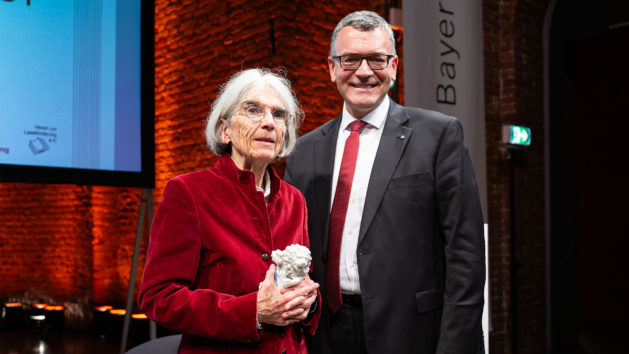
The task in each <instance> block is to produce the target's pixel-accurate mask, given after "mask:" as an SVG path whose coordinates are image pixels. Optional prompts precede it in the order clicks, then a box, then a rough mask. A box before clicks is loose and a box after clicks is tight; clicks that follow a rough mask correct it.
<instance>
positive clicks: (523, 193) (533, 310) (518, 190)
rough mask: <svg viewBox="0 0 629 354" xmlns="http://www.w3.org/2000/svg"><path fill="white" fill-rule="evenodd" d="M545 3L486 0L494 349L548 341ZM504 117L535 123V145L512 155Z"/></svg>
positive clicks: (536, 346)
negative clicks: (503, 133)
mask: <svg viewBox="0 0 629 354" xmlns="http://www.w3.org/2000/svg"><path fill="white" fill-rule="evenodd" d="M548 3H549V1H547V0H520V1H497V0H484V1H483V19H484V20H483V31H484V52H485V55H484V56H485V111H486V122H485V126H486V139H487V141H486V143H487V145H486V146H487V176H488V198H487V199H488V201H489V207H488V213H489V215H488V220H489V250H488V251H489V255H490V259H489V263H490V264H489V267H490V268H489V270H490V294H491V295H490V297H491V299H490V304H491V311H492V312H491V319H492V329H493V332H492V333H491V336H490V347H491V353H501V354H502V353H512V345H513V344H514V343H515V344H517V348H518V349H517V351H518V353H542V352H544V351H545V345H546V323H545V320H546V298H545V296H546V293H545V292H546V284H545V279H546V277H545V228H544V222H545V219H544V215H545V214H544V213H545V211H544V193H545V192H544V111H543V102H544V96H543V95H544V90H543V86H544V85H543V84H544V81H543V78H544V76H543V47H542V45H543V37H542V32H543V20H544V15H545V12H546V8H547V6H548ZM505 124H515V125H523V126H527V127H530V128H531V129H532V132H533V139H532V142H533V143H532V145H531V147H529V148H527V149H525V150H521V151H516V152H514V153H513V155H510V154H509V153H508V152H507V151H506V150H505V149H504V148H503V147H501V145H500V143H499V142H500V139H501V128H502V125H505ZM511 164H513V167H514V173H513V176H514V177H513V178H511V170H510V168H511V167H512V166H511ZM512 183H513V186H514V193H513V198H514V199H513V201H512V199H511V198H512V196H511V192H510V188H511V186H512ZM512 202H513V203H514V208H513V212H514V216H513V217H512V214H511V212H512V208H511V203H512ZM512 222H513V223H515V224H514V227H513V230H515V232H512V225H511V223H512ZM512 243H513V244H514V249H515V254H514V255H513V257H512V252H511V250H512ZM512 272H514V273H512ZM512 274H514V277H512ZM512 280H513V282H512ZM514 286H515V291H513V289H514ZM512 301H515V308H516V310H515V312H514V311H513V310H512V308H511V306H512ZM514 316H515V320H516V321H515V324H516V326H515V330H514V328H513V326H512V325H513V324H514V322H513V320H514ZM514 334H515V335H514Z"/></svg>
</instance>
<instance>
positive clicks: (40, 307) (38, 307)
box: [32, 304, 47, 310]
mask: <svg viewBox="0 0 629 354" xmlns="http://www.w3.org/2000/svg"><path fill="white" fill-rule="evenodd" d="M32 306H33V308H34V309H39V310H41V309H43V308H45V307H46V306H47V304H33V305H32Z"/></svg>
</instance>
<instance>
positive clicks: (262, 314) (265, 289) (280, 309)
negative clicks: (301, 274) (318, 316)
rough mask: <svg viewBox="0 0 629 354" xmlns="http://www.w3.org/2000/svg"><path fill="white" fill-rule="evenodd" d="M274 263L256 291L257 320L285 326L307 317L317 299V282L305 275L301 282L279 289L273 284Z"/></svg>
mask: <svg viewBox="0 0 629 354" xmlns="http://www.w3.org/2000/svg"><path fill="white" fill-rule="evenodd" d="M274 274H275V265H274V264H273V265H271V266H270V267H269V270H267V272H266V276H265V278H264V281H262V283H260V290H259V291H258V301H257V311H258V322H260V323H267V324H273V325H278V326H286V325H290V324H293V323H296V322H300V321H303V320H305V319H306V317H308V314H309V312H310V307H311V306H312V303H313V302H314V301H315V300H316V299H317V288H319V284H317V283H315V282H313V281H312V280H311V279H310V277H308V276H307V275H306V277H305V278H304V280H303V281H301V283H299V284H297V285H295V286H293V287H290V288H287V289H279V288H278V287H277V286H276V285H275V279H274Z"/></svg>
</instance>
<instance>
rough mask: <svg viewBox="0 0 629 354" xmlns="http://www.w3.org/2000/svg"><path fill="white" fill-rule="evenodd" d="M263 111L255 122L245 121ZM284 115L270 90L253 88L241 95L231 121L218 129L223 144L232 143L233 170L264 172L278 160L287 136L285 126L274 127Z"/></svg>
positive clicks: (267, 88)
mask: <svg viewBox="0 0 629 354" xmlns="http://www.w3.org/2000/svg"><path fill="white" fill-rule="evenodd" d="M262 111H263V112H264V113H263V117H262V118H261V119H260V120H259V121H257V122H255V121H253V120H252V119H251V118H249V117H248V115H249V116H250V117H254V116H255V112H262ZM247 112H248V113H247ZM284 112H286V107H284V105H283V104H282V101H281V99H280V96H279V95H278V94H277V92H275V90H274V89H273V88H271V87H270V86H263V87H261V88H255V87H254V88H252V89H251V90H249V91H248V92H247V93H246V94H245V95H244V99H243V102H241V103H240V105H239V107H237V109H236V111H235V113H234V114H233V116H232V118H231V119H230V120H229V121H228V122H223V123H222V124H223V125H222V128H221V134H222V137H223V142H225V143H226V144H228V143H231V146H232V152H231V158H232V160H234V162H235V163H236V166H238V167H239V168H240V169H243V170H253V169H254V168H266V166H267V165H268V164H269V163H271V162H272V161H273V160H274V159H275V158H276V157H277V155H278V154H279V153H280V151H281V150H282V146H283V144H284V136H285V135H286V125H282V124H278V123H277V122H281V119H279V118H280V117H281V115H282V114H283V113H284ZM274 117H275V118H274ZM276 121H277V122H276Z"/></svg>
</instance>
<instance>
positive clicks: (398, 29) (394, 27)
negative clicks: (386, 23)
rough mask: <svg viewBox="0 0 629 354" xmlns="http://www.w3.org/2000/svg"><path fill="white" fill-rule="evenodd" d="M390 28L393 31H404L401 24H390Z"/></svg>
mask: <svg viewBox="0 0 629 354" xmlns="http://www.w3.org/2000/svg"><path fill="white" fill-rule="evenodd" d="M391 29H392V30H394V31H402V32H403V31H404V27H401V26H391Z"/></svg>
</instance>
